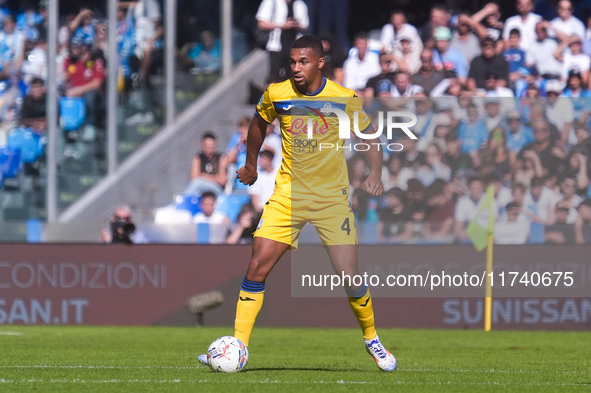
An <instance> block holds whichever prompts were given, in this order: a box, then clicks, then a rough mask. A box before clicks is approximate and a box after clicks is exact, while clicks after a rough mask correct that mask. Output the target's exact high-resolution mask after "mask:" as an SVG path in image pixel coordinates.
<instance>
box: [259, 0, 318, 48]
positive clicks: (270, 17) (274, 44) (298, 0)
mask: <svg viewBox="0 0 591 393" xmlns="http://www.w3.org/2000/svg"><path fill="white" fill-rule="evenodd" d="M287 13H288V9H287V3H286V2H285V0H263V1H262V2H261V5H260V6H259V9H258V11H257V14H256V20H257V21H258V20H260V21H263V22H272V23H274V24H276V25H279V26H281V25H284V24H285V22H286V21H287ZM293 18H294V19H295V20H296V21H298V22H299V24H300V27H301V28H302V29H304V30H305V29H307V28H308V25H309V24H310V19H309V18H308V6H307V5H306V3H305V2H303V1H302V0H294V2H293ZM266 49H267V50H268V51H270V52H280V51H281V28H279V27H277V28H275V29H273V30H271V32H270V34H269V41H267V46H266Z"/></svg>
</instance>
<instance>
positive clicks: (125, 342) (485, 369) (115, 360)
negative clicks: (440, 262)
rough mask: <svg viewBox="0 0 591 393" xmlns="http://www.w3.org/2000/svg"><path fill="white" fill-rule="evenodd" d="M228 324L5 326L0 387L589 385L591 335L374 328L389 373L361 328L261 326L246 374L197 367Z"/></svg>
mask: <svg viewBox="0 0 591 393" xmlns="http://www.w3.org/2000/svg"><path fill="white" fill-rule="evenodd" d="M231 333H232V330H231V329H230V328H228V327H223V328H209V327H208V328H166V327H64V326H0V392H33V391H34V392H101V393H103V392H198V391H220V390H222V389H223V390H224V391H231V392H236V391H244V392H279V391H280V392H298V393H301V392H306V391H322V392H333V391H352V392H389V391H392V392H485V391H493V390H494V391H502V392H520V393H523V392H536V393H540V392H578V391H591V333H590V332H508V331H493V332H490V333H484V332H481V331H468V330H465V331H462V330H409V329H404V330H403V329H380V330H379V333H380V337H381V339H382V341H383V342H384V344H386V345H387V346H388V347H389V348H390V349H391V350H392V352H393V353H394V354H395V356H396V357H397V359H398V370H396V371H395V372H393V373H384V372H381V371H379V370H378V368H377V367H376V365H375V363H374V361H373V359H372V358H371V357H370V356H369V355H367V354H366V353H365V351H364V349H363V342H362V338H361V335H360V332H359V330H358V329H291V328H257V329H255V331H254V333H253V337H252V340H251V346H250V360H249V363H248V367H247V369H246V370H245V371H243V372H240V373H237V374H219V373H214V372H212V371H211V370H209V368H207V367H204V366H201V365H199V363H198V361H197V359H196V355H198V354H200V353H204V352H205V350H206V349H207V347H208V345H209V343H210V342H211V341H213V339H215V338H216V337H218V336H221V335H226V334H231Z"/></svg>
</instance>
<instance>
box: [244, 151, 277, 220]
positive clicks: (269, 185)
mask: <svg viewBox="0 0 591 393" xmlns="http://www.w3.org/2000/svg"><path fill="white" fill-rule="evenodd" d="M273 156H274V154H273V152H272V151H270V150H263V151H262V152H261V153H260V154H259V169H258V174H259V176H258V177H257V181H256V182H255V183H254V184H253V185H252V186H251V187H249V188H248V193H249V194H250V195H251V197H252V204H253V205H254V207H255V209H256V210H257V211H258V212H262V211H263V208H264V207H265V203H267V201H268V200H269V198H271V195H273V191H274V190H275V177H276V175H277V169H279V168H273Z"/></svg>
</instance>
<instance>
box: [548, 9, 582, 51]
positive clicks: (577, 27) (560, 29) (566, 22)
mask: <svg viewBox="0 0 591 393" xmlns="http://www.w3.org/2000/svg"><path fill="white" fill-rule="evenodd" d="M556 11H557V13H558V16H557V17H556V18H554V19H552V20H551V21H550V25H551V26H552V29H551V30H550V37H556V38H557V39H558V41H563V40H565V39H566V38H567V37H569V36H572V35H573V34H574V35H576V36H578V37H579V39H583V38H584V37H585V25H583V22H581V21H580V20H579V19H578V18H577V17H575V16H573V5H572V3H571V2H570V0H560V1H559V2H558V5H557V6H556Z"/></svg>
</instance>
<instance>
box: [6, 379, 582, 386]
mask: <svg viewBox="0 0 591 393" xmlns="http://www.w3.org/2000/svg"><path fill="white" fill-rule="evenodd" d="M390 382H391V383H394V384H398V385H472V386H482V385H491V386H509V385H513V386H578V385H581V386H584V385H585V384H577V383H560V382H559V383H511V382H458V381H444V382H435V381H404V380H396V381H390ZM9 383H10V384H12V383H14V384H22V383H60V384H69V383H80V384H109V383H117V384H119V383H126V384H129V383H162V384H164V383H184V384H194V383H216V384H228V383H243V384H294V385H295V384H318V383H322V384H381V383H380V382H377V381H344V380H342V379H341V380H336V381H325V380H321V381H297V380H295V381H279V380H269V379H266V380H262V381H256V380H255V381H228V380H222V379H219V380H208V379H196V380H182V379H104V380H85V379H80V378H76V379H49V380H44V379H35V378H31V379H20V380H16V379H4V378H0V384H9Z"/></svg>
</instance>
